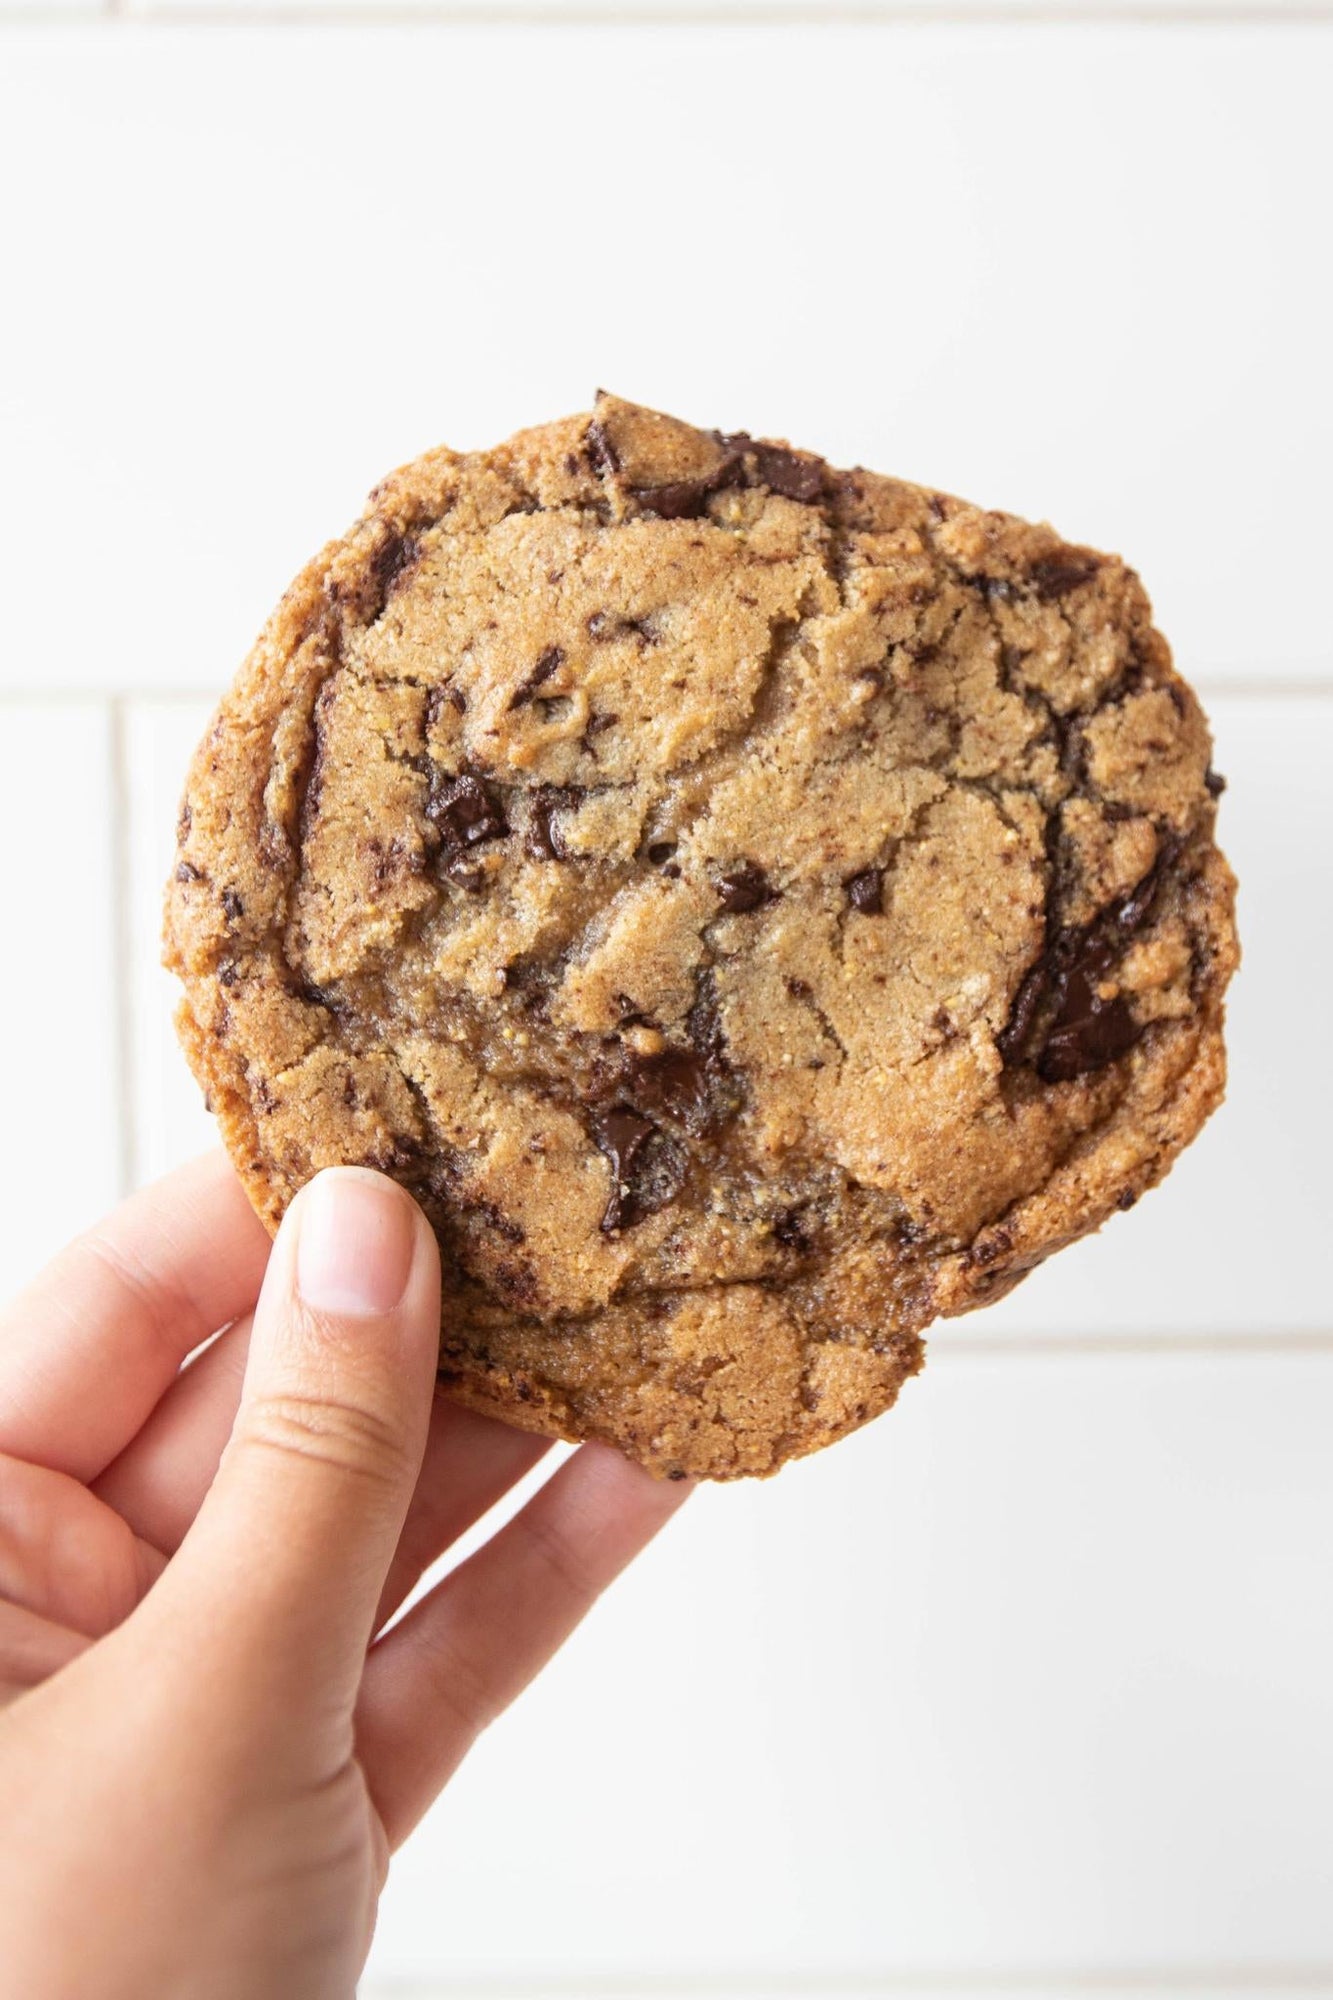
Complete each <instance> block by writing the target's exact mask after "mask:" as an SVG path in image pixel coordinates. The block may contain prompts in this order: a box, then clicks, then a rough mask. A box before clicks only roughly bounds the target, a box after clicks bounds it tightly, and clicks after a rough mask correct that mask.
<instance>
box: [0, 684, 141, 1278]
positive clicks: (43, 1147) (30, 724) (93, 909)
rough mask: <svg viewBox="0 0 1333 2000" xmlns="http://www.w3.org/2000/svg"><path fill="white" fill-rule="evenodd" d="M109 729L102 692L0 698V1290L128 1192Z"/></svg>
mask: <svg viewBox="0 0 1333 2000" xmlns="http://www.w3.org/2000/svg"><path fill="white" fill-rule="evenodd" d="M111 825H112V778H111V737H110V725H109V720H108V716H107V713H106V711H105V709H104V708H103V706H102V704H101V703H97V702H60V703H42V702H14V701H3V700H0V853H3V855H4V856H5V868H4V888H5V935H6V949H5V970H4V976H3V978H0V1048H3V1049H4V1051H5V1057H4V1114H5V1116H4V1123H5V1156H6V1158H5V1172H4V1177H3V1178H4V1193H5V1201H4V1227H3V1229H0V1297H7V1296H8V1294H9V1293H10V1292H11V1291H14V1290H16V1289H17V1288H18V1286H19V1285H20V1284H22V1283H25V1282H26V1280H27V1279H28V1278H30V1277H32V1276H33V1275H34V1273H35V1272H36V1270H37V1268H38V1266H39V1265H40V1264H41V1263H42V1262H43V1261H44V1260H45V1259H46V1258H47V1257H48V1256H50V1255H51V1254H52V1252H54V1251H55V1250H57V1249H58V1248H59V1247H60V1245H61V1244H62V1243H63V1242H64V1241H65V1239H66V1238H67V1237H68V1236H71V1235H73V1234H74V1232H75V1231H76V1230H78V1229H81V1228H83V1227H84V1226H85V1225H86V1224H87V1223H89V1222H92V1221H94V1220H95V1219H96V1217H97V1216H98V1215H99V1214H100V1213H101V1212H102V1211H103V1210H104V1209H106V1208H109V1207H110V1206H111V1205H112V1203H113V1202H114V1201H115V1200H116V1197H117V1195H118V1193H119V1181H120V1165H121V1154H122V1137H123V1129H122V1123H121V1104H120V1094H119V1039H120V1035H119V1026H118V1023H119V1018H120V1017H119V1010H118V1004H117V992H116V968H115V930H116V907H117V904H116V897H117V888H116V881H115V855H114V841H113V840H112V839H111V838H110V837H109V834H110V828H111Z"/></svg>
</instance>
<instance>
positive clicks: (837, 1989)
mask: <svg viewBox="0 0 1333 2000" xmlns="http://www.w3.org/2000/svg"><path fill="white" fill-rule="evenodd" d="M448 1992H449V1996H450V2000H685V1995H687V1994H692V1993H698V1994H701V1995H706V2000H892V1996H893V1995H895V1994H898V1995H901V1996H902V2000H928V1996H929V1995H931V1994H937V1995H939V1996H941V2000H967V1996H969V1995H971V1996H975V2000H982V1996H987V2000H997V1996H1000V1995H1008V1996H1010V2000H1053V1996H1060V2000H1064V1996H1066V1995H1072V1994H1089V1995H1091V1994H1101V1995H1104V1996H1106V2000H1128V1996H1130V1995H1132V1994H1143V1995H1147V1994H1153V1995H1158V1994H1168V1993H1169V1994H1178V1995H1185V1994H1194V1995H1199V1996H1202V2000H1247V1996H1252V2000H1270V1996H1273V1995H1277V1994H1284V1995H1285V1994H1298V1993H1299V1994H1307V1995H1322V1996H1325V2000H1328V1996H1330V1995H1333V1966H1329V1967H1322V1966H1317V1965H1310V1966H1272V1967H1268V1966H1264V1967H1253V1968H1250V1967H1239V1966H1238V1967H1228V1966H1219V1967H1217V1968H1215V1969H1214V1968H1212V1967H1204V1966H1199V1967H1195V1966H1172V1967H1170V1968H1169V1969H1164V1970H1162V1971H1160V1972H1159V1971H1153V1970H1151V1969H1150V1968H1147V1967H1142V1968H1140V1967H1134V1968H1130V1969H1128V1970H1125V1971H1122V1972H1111V1971H1106V1972H1101V1971H1091V1970H1082V1969H1078V1968H1075V1969H1066V1970H1063V1971H1057V1972H1046V1973H1043V1974H1037V1975H1034V1974H1032V1973H1023V1972H1014V1973H1006V1972H988V1971H976V1972H972V1973H962V1974H960V1973H949V1972H933V1973H929V1972H928V1973H917V1974H915V1975H913V1974H911V1973H905V1972H904V1973H898V1972H893V1973H881V1974H877V1975H872V1976H867V1975H866V1974H864V1973H862V1974H855V1973H852V1974H849V1973H833V1974H831V1975H829V1976H828V1977H827V1978H824V1979H820V1978H818V1977H814V1976H812V1975H810V1974H808V1973H806V1974H803V1975H797V1976H796V1977H792V1976H791V1975H785V1976H784V1975H781V1974H779V1975H776V1976H758V1975H756V1976H747V1975H745V1974H742V1975H740V1976H739V1977H736V1978H732V1979H724V1980H722V1981H720V1982H719V1981H715V1980H710V1981H708V1982H707V1983H706V1984H703V1983H701V1982H700V1981H698V1980H697V1979H694V1978H692V1977H689V1976H685V1977H683V1978H680V1979H674V1980H669V1979H662V1978H660V1977H654V1976H652V1975H649V1976H647V1977H644V1976H642V1975H640V1976H638V1977H630V1978H629V1979H621V1980H613V1979H604V1978H596V1977H595V1978H593V1979H591V1980H589V1979H580V1980H578V1981H573V1980H559V1979H557V1980H545V1979H544V1980H541V1981H539V1982H532V1981H524V1982H521V1983H517V1984H515V1983H513V1982H510V1981H507V1980H506V1981H502V1982H497V1983H491V1982H487V1983H486V1984H484V1985H470V1986H467V1987H463V1988H461V1989H460V1988H457V1987H454V1986H451V1987H450V1988H449V1989H448ZM362 2000H445V1988H444V1987H442V1986H441V1985H440V1984H439V1983H438V1982H436V1981H429V1982H427V1981H421V1980H411V1979H407V1980H394V1979H383V1980H372V1981H371V1982H370V1983H369V1984H368V1985H367V1986H366V1987H365V1988H364V1989H363V1991H362Z"/></svg>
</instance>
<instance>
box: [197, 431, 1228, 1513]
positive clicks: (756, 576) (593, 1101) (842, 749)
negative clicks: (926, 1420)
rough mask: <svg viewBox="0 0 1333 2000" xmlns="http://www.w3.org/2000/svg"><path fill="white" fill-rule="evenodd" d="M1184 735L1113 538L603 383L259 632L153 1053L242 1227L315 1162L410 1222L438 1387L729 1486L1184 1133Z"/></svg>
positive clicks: (1207, 980) (388, 528) (400, 519)
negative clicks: (583, 402) (414, 1214)
mask: <svg viewBox="0 0 1333 2000" xmlns="http://www.w3.org/2000/svg"><path fill="white" fill-rule="evenodd" d="M1209 753H1210V743H1209V736H1208V729H1207V725H1206V723H1205V721H1204V717H1203V715H1202V713H1201V711H1200V708H1199V705H1198V702H1197V701H1196V699H1195V697H1194V695H1193V694H1192V693H1191V691H1190V689H1189V688H1188V687H1187V686H1186V685H1185V684H1184V682H1183V681H1181V680H1180V679H1179V677H1178V676H1177V675H1176V674H1175V673H1174V672H1173V671H1172V667H1171V661H1170V654H1169V651H1168V648H1167V646H1166V644H1165V642H1164V641H1163V639H1162V638H1161V637H1160V635H1159V634H1158V633H1157V632H1156V631H1154V629H1153V626H1152V622H1151V612H1150V608H1149V604H1148V600H1147V598H1146V596H1145V594H1144V591H1143V589H1142V586H1141V585H1140V583H1139V581H1138V578H1137V577H1136V576H1135V575H1134V573H1133V571H1132V570H1129V569H1127V568H1126V567H1125V565H1124V564H1123V563H1122V562H1120V561H1119V560H1118V559H1117V558H1115V557H1112V556H1103V555H1099V554H1097V553H1096V552H1094V551H1093V550H1091V549H1086V548H1078V547H1072V546H1070V545H1069V544H1067V543H1065V542H1062V541H1061V540H1060V538H1059V537H1058V536H1057V535H1056V534H1055V533H1054V531H1053V530H1052V529H1050V528H1049V527H1035V526H1030V525H1028V524H1027V523H1025V522H1023V521H1019V520H1016V519H1014V518H1013V517H1012V516H1010V515H1006V514H998V513H991V512H987V511H985V510H983V509H981V508H977V507H972V506H968V505H966V504H965V503H964V502H962V501H959V500H955V499H952V498H949V497H947V496H946V495H943V494H939V493H934V492H930V491H928V490H925V489H923V488H921V487H918V486H911V485H907V484H904V483H903V482H902V481H900V480H894V479H887V478H881V477H880V476H878V475H877V474H874V473H870V472H865V471H861V470H856V471H851V472H841V471H835V470H834V469H832V468H831V467H830V466H828V465H826V464H825V463H824V461H823V460H822V459H820V458H817V457H815V456H813V455H812V454H810V453H807V452H801V451H795V450H792V449H790V448H789V447H788V446H787V445H785V444H775V443H767V442H761V441H758V440H755V439H752V438H750V437H748V436H746V435H744V434H740V435H725V434H722V433H718V432H713V431H701V430H696V429H694V428H692V427H691V426H689V425H687V424H683V423H679V422H677V421H675V420H674V419H672V418H670V417H666V416H661V415H658V414H656V413H655V412H653V411H650V410H645V409H641V408H638V407H636V406H635V405H633V404H630V403H626V402H623V401H620V400H619V399H618V398H616V397H613V396H600V397H599V398H598V400H597V404H596V408H595V410H594V411H593V413H592V414H591V415H590V416H586V415H585V416H579V417H572V418H569V419H567V420H565V421H563V422H559V423H554V424H550V425H547V426H544V427H543V428H541V429H538V430H532V431H526V432H523V433H521V434H520V435H518V436H517V437H514V438H512V439H511V440H510V441H509V442H508V443H507V444H504V445H501V446H499V447H498V448H497V449H496V450H494V451H488V452H479V453H472V454H468V455H462V456H460V455H458V454H456V453H454V452H451V451H446V450H439V451H434V452H430V453H428V454H427V455H426V456H425V457H424V458H421V459H418V460H417V461H416V462H415V463H414V464H412V465H409V466H407V467H406V468H404V469H403V470H402V471H401V472H398V473H395V474H394V475H393V476H392V477H391V478H389V479H387V480H386V481H385V482H384V484H383V485H382V486H380V487H378V488H377V489H376V491H375V492H374V493H373V494H372V496H371V499H370V502H369V505H368V508H367V511H366V513H365V515H364V517H363V518H362V519H361V520H360V521H359V522H358V523H357V524H356V526H355V527H354V528H353V529H352V531H351V532H350V534H348V535H347V536H346V537H345V538H344V539H343V540H341V541H337V542H333V543H331V544H330V545H329V546H328V548H326V549H325V550H324V552H323V554H322V555H320V556H318V557H317V558H316V559H315V561H314V562H312V563H311V564H310V565H309V567H308V568H307V569H306V570H304V571H303V572H302V574H301V575H300V576H299V577H298V578H297V580H296V582H295V583H294V584H293V586H292V588H291V589H290V591H289V592H288V593H287V595H286V597H285V598H284V599H283V601H282V603H281V604H280V605H279V607H278V609H277V611H276V612H275V613H274V615H273V617H272V619H271V620H270V621H269V624H268V626H267V628H266V629H265V631H264V633H263V635H262V636H261V638H260V640H259V642H258V644H257V645H256V647H255V649H254V651H253V653H252V654H251V655H250V658H249V660H248V661H247V662H246V664H245V666H244V667H243V668H242V670H241V672H240V675H239V677H238V679H237V681H236V683H235V685H234V687H233V688H232V690H231V691H230V693H229V694H228V695H227V696H226V697H225V699H224V700H223V702H222V705H221V707H220V708H219V710H218V713H217V716H216V719H215V720H214V722H213V724H212V727H211V728H210V730H209V732H208V734H207V736H206V737H205V739H204V741H203V743H202V744H201V745H200V747H199V750H198V752H197V754H196V756H195V759H194V762H193V765H192V767H191V770H190V774H189V780H188V786H187V791H186V796H185V802H184V805H183V807H182V811H181V817H180V826H179V845H178V852H177V858H176V864H175V868H174V872H173V875H172V879H171V881H170V884H169V886H168V894H167V917H166V962H167V964H168V965H169V966H170V967H171V968H172V969H173V970H174V971H175V972H177V973H178V974H179V975H180V977H181V979H182V981H183V982H184V987H185V997H184V1000H183V1002H182V1004H181V1008H180V1014H179V1027H180V1033H181V1038H182V1041H183V1043H184V1046H185V1049H186V1053H187V1055H188V1056H189V1058H190V1061H191V1063H192V1065H193V1067H194V1070H195V1073H196V1075H197V1076H198V1078H199V1081H200V1083H201V1084H202V1085H203V1087H204V1089H205V1090H206V1091H207V1093H208V1095H209V1098H210V1100H211V1102H212V1105H213V1108H214V1110H215V1111H216V1113H217V1116H218V1119H219V1122H220V1124H221V1127H222V1132H223V1136H224V1138H225V1140H226V1143H227V1145H228V1147H229V1149H230V1151H231V1154H232V1157H233V1159H234V1161H235V1163H236V1167H237V1169H238V1171H239V1173H240V1175H241V1177H242V1179H243V1181H244V1183H245V1185H246V1187H247V1189H248V1190H249V1193H250V1196H251V1199H252V1200H253V1202H254V1204H255V1207H256V1208H257V1210H258V1211H259V1213H260V1215H261V1216H262V1217H263V1218H264V1220H265V1222H266V1223H267V1224H268V1226H269V1227H270V1228H276V1226H277V1224H278V1221H279V1218H280V1217H281V1215H282V1213H283V1210H284V1208H285V1207H286V1205H287V1203H288V1202H289V1201H290V1200H291V1198H292V1196H293V1195H294V1194H295V1193H296V1191H297V1189H298V1188H299V1187H300V1186H301V1185H302V1183H303V1182H304V1181H305V1180H306V1179H308V1178H309V1176H310V1175H311V1174H313V1173H315V1172H316V1171H317V1170H318V1169H319V1168H321V1167H324V1166H327V1165H330V1164H332V1163H335V1162H359V1163H363V1164H369V1165H373V1166H376V1167H380V1168H382V1169H384V1170H385V1171H387V1172H388V1173H391V1174H393V1175H394V1176H395V1177H396V1178H397V1179H398V1180H400V1181H401V1182H402V1183H403V1184H404V1186H406V1187H408V1188H410V1189H411V1191H412V1193H413V1194H414V1195H415V1196H416V1197H417V1199H418V1200H419V1201H420V1202H421V1203H422V1205H423V1207H424V1208H425V1211H426V1213H427V1215H428V1216H429V1217H430V1219H431V1222H432V1224H433V1225H434V1227H435V1229H436V1231H437V1233H438V1235H439V1239H440V1246H441V1250H442V1252H443V1255H444V1260H445V1270H446V1289H445V1307H444V1316H443V1325H442V1329H441V1373H442V1379H443V1380H444V1381H445V1382H446V1383H447V1384H449V1385H450V1387H451V1388H452V1390H453V1392H454V1393H455V1394H456V1395H457V1396H459V1397H460V1398H461V1399H462V1400H463V1401H465V1402H467V1403H470V1404H472V1405H473V1406H475V1407H477V1408H480V1409H484V1410H488V1411H491V1412H494V1413H496V1414H498V1415H500V1416H503V1417H505V1418H507V1419H508V1420H509V1421H510V1422H513V1423H517V1424H520V1425H524V1426H527V1427H529V1428H531V1429H534V1430H538V1431H543V1432H551V1433H556V1434H559V1435H561V1436H565V1437H577V1438H583V1437H601V1438H607V1439H610V1440H611V1441H612V1442H613V1443H615V1444H616V1445H618V1446H620V1447H621V1448H622V1449H623V1450H624V1451H626V1452H628V1453H630V1454H632V1455H633V1456H634V1457H636V1458H638V1459H640V1460H642V1461H643V1463H645V1464H646V1465H648V1466H650V1467H652V1468H653V1469H654V1470H656V1471H658V1472H662V1473H666V1474H669V1475H671V1476H673V1477H680V1476H683V1475H685V1474H692V1475H701V1476H705V1477H711V1478H734V1477H739V1476H742V1475H745V1474H762V1473H768V1472H771V1471H773V1470H774V1469H775V1468H776V1467H777V1466H779V1465H780V1464H781V1463H782V1462H783V1461H784V1460H785V1459H787V1458H790V1457H792V1456H794V1455H796V1454H799V1453H802V1452H808V1451H813V1450H815V1449H817V1448H818V1447H819V1446H821V1445H825V1444H827V1443H829V1442H830V1441H831V1440H832V1439H834V1438H837V1437H839V1436H841V1435H842V1434H843V1433H845V1432H847V1431H849V1430H851V1429H853V1428H854V1427H855V1426H857V1425H859V1424H861V1423H864V1422H865V1421H866V1420H867V1419H868V1418H870V1417H873V1416H875V1415H876V1414H877V1413H878V1412H879V1411H881V1410H884V1409H886V1408H887V1407H888V1406H889V1405H890V1404H891V1403H892V1402H893V1400H894V1397H895V1396H896V1394H897V1392H898V1389H899V1386H900V1385H901V1383H902V1382H903V1381H904V1380H905V1379H906V1378H907V1377H908V1376H909V1375H911V1374H913V1373H914V1372H915V1371H916V1370H917V1369H918V1368H919V1367H920V1365H921V1359H922V1346H921V1341H920V1333H921V1330H922V1328H924V1327H925V1326H926V1325H927V1324H928V1322H929V1321H931V1320H932V1319H934V1318H935V1317H936V1316H937V1315H939V1314H953V1313H961V1312H965V1311H967V1310H968V1309H969V1308H971V1307H973V1306H977V1305H984V1304H986V1303H987V1302H988V1301H990V1300H992V1299H995V1298H998V1297H1000V1296H1001V1295H1002V1294H1003V1293H1004V1292H1006V1291H1008V1290H1009V1289H1010V1288H1011V1287H1012V1286H1013V1285H1014V1284H1015V1283H1016V1282H1017V1281H1018V1279H1020V1278H1021V1277H1022V1276H1023V1274H1024V1273H1025V1272H1027V1271H1029V1270H1031V1269H1032V1268H1033V1266H1034V1265H1036V1264H1037V1263H1039V1262H1040V1261H1041V1259H1042V1258H1044V1257H1046V1256H1048V1255H1049V1254H1050V1252H1051V1251H1052V1250H1055V1249H1058V1248H1059V1247H1060V1246H1061V1245H1063V1244H1066V1243H1070V1242H1072V1241H1073V1240H1074V1239H1075V1238H1076V1237H1079V1236H1082V1235H1084V1234H1085V1233H1086V1232H1087V1231H1089V1230H1092V1229H1095V1228H1097V1227H1098V1225H1099V1224H1100V1223H1101V1222H1103V1221H1104V1220H1105V1219H1106V1217H1107V1216H1108V1215H1109V1214H1110V1213H1111V1211H1112V1210H1113V1209H1116V1208H1128V1207H1129V1206H1130V1205H1131V1204H1132V1203H1133V1202H1134V1201H1136V1200H1137V1198H1138V1196H1139V1195H1140V1194H1141V1193H1142V1192H1143V1190H1144V1189H1145V1188H1147V1187H1150V1186H1151V1185H1152V1184H1153V1183H1154V1182H1155V1181H1157V1180H1159V1179H1160V1178H1161V1177H1162V1175H1163V1174H1164V1173H1165V1172H1166V1170H1167V1168H1168V1167H1169V1166H1170V1165H1171V1162H1172V1161H1173V1160H1174V1158H1175V1156H1176V1155H1177V1153H1179V1151H1180V1150H1181V1148H1182V1147H1183V1146H1184V1145H1186V1144H1187V1143H1188V1142H1189V1140H1190V1139H1191V1138H1193V1136H1194V1134H1195V1133H1196V1132H1197V1131H1198V1129H1199V1127H1200V1125H1201V1124H1202V1123H1203V1121H1204V1119H1205V1118H1206V1117H1207V1115H1208V1113H1209V1112H1210V1111H1211V1110H1212V1109H1213V1108H1214V1106H1215V1105H1216V1104H1217V1103H1218V1102H1219V1100H1220V1098H1221V1096H1222V1089H1223V1081H1224V1055H1223V1044H1222V1001H1223V993H1224V989H1225V987H1226V983H1227V980H1228V978H1229V976H1230V974H1231V972H1232V970H1233V968H1234V966H1235V964H1236V959H1237V947H1236V937H1235V930H1234V925H1233V918H1232V898H1233V882H1232V877H1231V874H1230V871H1229V870H1228V868H1227V865H1226V863H1225V861H1224V860H1223V859H1222V857H1221V855H1220V854H1219V853H1218V851H1217V848H1216V847H1215V846H1214V844H1213V820H1214V802H1215V798H1216V795H1217V793H1218V791H1219V790H1220V789H1221V781H1220V780H1219V779H1217V778H1215V777H1214V775H1213V773H1212V771H1211V768H1210V764H1209Z"/></svg>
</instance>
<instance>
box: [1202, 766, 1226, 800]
mask: <svg viewBox="0 0 1333 2000" xmlns="http://www.w3.org/2000/svg"><path fill="white" fill-rule="evenodd" d="M1203 783H1204V790H1205V791H1206V792H1207V794H1208V796H1209V798H1210V799H1220V798H1221V796H1222V794H1223V792H1224V791H1225V790H1226V788H1227V781H1226V779H1225V778H1224V777H1223V776H1222V773H1221V772H1220V771H1215V770H1214V769H1213V768H1212V766H1211V765H1209V767H1208V769H1207V770H1206V771H1205V772H1204V774H1203Z"/></svg>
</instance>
